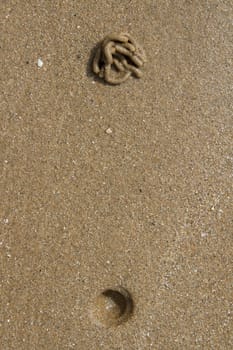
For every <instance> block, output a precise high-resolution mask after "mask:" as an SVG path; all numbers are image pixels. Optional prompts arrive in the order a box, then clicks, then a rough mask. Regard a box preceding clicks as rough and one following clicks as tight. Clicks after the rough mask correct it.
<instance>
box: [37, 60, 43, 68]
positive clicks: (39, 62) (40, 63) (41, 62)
mask: <svg viewBox="0 0 233 350" xmlns="http://www.w3.org/2000/svg"><path fill="white" fill-rule="evenodd" d="M43 65H44V62H43V61H42V59H41V58H38V60H37V66H38V67H39V68H42V67H43Z"/></svg>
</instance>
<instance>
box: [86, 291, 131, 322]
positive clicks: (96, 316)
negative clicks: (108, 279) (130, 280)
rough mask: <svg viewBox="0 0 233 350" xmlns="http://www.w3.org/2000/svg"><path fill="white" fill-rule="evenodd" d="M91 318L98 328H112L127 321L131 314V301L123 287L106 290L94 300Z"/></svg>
mask: <svg viewBox="0 0 233 350" xmlns="http://www.w3.org/2000/svg"><path fill="white" fill-rule="evenodd" d="M90 311H91V318H92V319H93V320H94V322H95V323H96V324H98V325H100V326H104V327H113V326H118V325H120V324H122V323H123V322H125V321H127V320H128V319H129V318H130V316H131V315H132V312H133V300H132V297H131V295H130V294H129V292H128V291H127V290H126V289H124V288H123V287H117V288H113V289H106V290H104V291H103V292H102V293H100V294H99V295H98V296H97V297H96V298H95V300H94V302H93V304H92V308H91V310H90Z"/></svg>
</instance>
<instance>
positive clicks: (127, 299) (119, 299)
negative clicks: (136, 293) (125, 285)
mask: <svg viewBox="0 0 233 350" xmlns="http://www.w3.org/2000/svg"><path fill="white" fill-rule="evenodd" d="M102 294H103V295H104V296H106V297H107V298H109V299H111V300H112V301H113V302H114V303H115V304H116V305H117V306H118V307H119V310H120V314H121V316H123V315H124V314H125V313H127V315H128V316H130V315H131V314H132V312H133V308H134V304H133V300H132V298H131V296H130V294H129V293H128V292H127V291H126V290H124V291H123V292H122V293H121V292H120V291H118V290H113V289H107V290H105V291H104V292H103V293H102Z"/></svg>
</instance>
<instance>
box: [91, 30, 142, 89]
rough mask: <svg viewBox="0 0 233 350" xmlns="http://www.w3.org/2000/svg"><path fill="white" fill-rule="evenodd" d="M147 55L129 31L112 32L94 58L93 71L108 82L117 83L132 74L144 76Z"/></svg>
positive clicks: (101, 44)
mask: <svg viewBox="0 0 233 350" xmlns="http://www.w3.org/2000/svg"><path fill="white" fill-rule="evenodd" d="M145 62H146V55H145V53H144V50H143V49H142V48H141V47H140V45H139V44H138V43H137V42H136V41H135V40H134V39H133V38H132V36H131V35H130V34H128V33H119V34H116V33H112V34H109V35H107V36H106V37H105V38H104V40H103V41H102V42H101V43H100V45H99V46H98V48H97V50H96V54H95V56H94V59H93V71H94V73H95V74H97V75H98V76H99V77H100V78H103V79H104V80H105V81H106V82H107V83H109V84H113V85H117V84H121V83H123V82H124V81H126V80H127V79H128V78H129V77H130V76H131V75H134V76H135V77H136V78H141V77H142V71H141V68H142V66H143V64H144V63H145Z"/></svg>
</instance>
